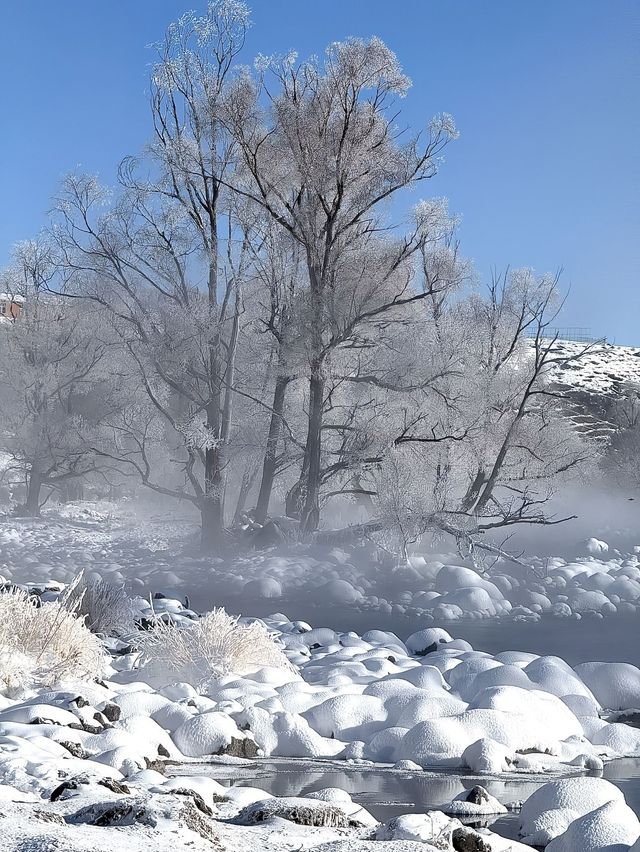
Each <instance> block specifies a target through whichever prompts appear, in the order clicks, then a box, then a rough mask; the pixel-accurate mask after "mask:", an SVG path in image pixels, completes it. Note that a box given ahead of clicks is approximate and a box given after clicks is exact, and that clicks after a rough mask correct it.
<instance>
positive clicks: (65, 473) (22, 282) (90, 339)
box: [0, 242, 117, 515]
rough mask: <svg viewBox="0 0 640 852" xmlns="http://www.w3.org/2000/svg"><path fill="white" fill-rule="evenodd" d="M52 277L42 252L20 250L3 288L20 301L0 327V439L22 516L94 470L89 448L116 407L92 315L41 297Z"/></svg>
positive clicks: (33, 245) (38, 246)
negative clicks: (22, 492) (20, 488)
mask: <svg viewBox="0 0 640 852" xmlns="http://www.w3.org/2000/svg"><path fill="white" fill-rule="evenodd" d="M52 274H53V263H52V256H51V252H50V249H49V248H48V247H47V246H46V244H44V243H38V242H29V243H24V244H21V245H20V246H18V248H17V250H16V254H15V262H14V264H13V266H12V267H11V268H10V269H8V270H6V271H5V273H4V281H5V283H4V284H3V285H2V286H3V287H6V286H7V284H10V285H11V290H12V292H16V293H20V294H21V295H22V296H23V297H24V303H23V310H22V312H21V314H20V316H19V317H18V318H17V319H16V320H15V322H13V323H12V324H5V325H3V326H1V327H0V382H1V383H2V388H3V395H2V396H3V398H2V407H1V409H0V433H1V434H2V447H3V450H4V451H5V452H6V453H7V454H8V455H9V457H10V460H11V461H10V463H9V465H8V468H7V469H8V472H9V473H10V474H11V475H12V476H14V477H16V476H19V477H20V478H21V479H23V480H24V482H25V486H26V499H25V504H24V507H23V508H24V511H25V512H26V513H27V514H29V515H38V514H39V512H40V506H41V504H42V500H43V498H46V497H47V496H48V495H49V494H50V493H51V490H52V489H56V488H57V489H59V488H60V487H61V486H62V485H63V484H65V483H68V482H70V481H74V480H78V479H81V478H82V477H85V476H87V474H89V473H92V472H95V471H96V470H98V469H99V466H100V465H99V462H98V459H97V456H96V454H95V452H94V448H95V447H96V446H97V445H99V444H101V443H102V441H103V438H104V421H105V420H106V418H107V417H108V416H109V415H110V414H111V412H112V410H113V407H114V405H117V392H116V389H115V386H114V384H113V382H112V381H111V377H112V375H113V373H112V372H111V370H109V369H108V368H107V354H108V352H109V343H108V342H107V341H105V339H104V337H102V336H100V335H97V334H96V331H97V329H98V328H99V326H100V322H101V320H100V317H99V316H98V312H97V311H96V309H95V308H92V307H91V306H88V305H79V304H72V303H70V302H68V301H66V300H63V299H60V298H57V297H52V296H51V295H50V294H48V293H47V292H46V291H45V290H43V287H44V285H45V284H46V283H47V282H49V281H50V278H51V276H52ZM111 367H113V364H111ZM43 489H44V494H43Z"/></svg>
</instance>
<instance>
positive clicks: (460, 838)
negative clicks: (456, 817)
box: [451, 827, 491, 852]
mask: <svg viewBox="0 0 640 852" xmlns="http://www.w3.org/2000/svg"><path fill="white" fill-rule="evenodd" d="M451 844H452V846H453V848H454V849H455V852H491V845H490V844H489V842H488V841H487V840H485V839H484V837H483V836H482V835H481V834H478V832H477V831H474V830H473V829H472V828H466V827H462V828H455V829H454V830H453V834H452V835H451Z"/></svg>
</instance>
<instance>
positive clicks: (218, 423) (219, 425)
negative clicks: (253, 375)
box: [55, 0, 248, 547]
mask: <svg viewBox="0 0 640 852" xmlns="http://www.w3.org/2000/svg"><path fill="white" fill-rule="evenodd" d="M247 26H248V10H247V8H246V7H245V6H244V4H242V3H241V2H237V0H218V2H213V3H210V4H209V6H208V8H207V12H206V14H205V15H204V16H198V15H196V14H195V13H187V14H185V15H183V16H182V18H180V19H179V21H177V22H176V23H175V24H172V25H171V26H170V27H169V28H168V30H167V33H166V37H165V39H164V41H163V42H161V43H160V44H159V45H157V51H158V61H157V63H156V65H155V67H154V69H153V73H152V80H151V89H152V98H151V106H152V119H153V128H154V138H153V141H152V143H151V145H150V146H149V147H148V149H147V151H146V152H145V155H144V157H142V158H141V159H140V160H136V159H133V158H130V159H128V160H125V161H124V162H123V164H122V166H121V168H120V181H119V182H120V187H119V190H118V193H117V194H116V196H115V198H114V199H110V198H109V197H108V196H107V194H106V193H105V192H104V190H103V189H102V188H101V187H99V186H98V185H97V183H96V182H95V180H94V179H93V178H91V177H89V176H82V175H76V176H71V177H70V178H68V179H67V181H66V182H65V186H64V187H63V189H62V191H61V193H60V195H59V198H58V201H57V212H58V217H57V224H56V229H55V233H56V236H57V238H58V243H59V245H60V246H61V248H62V252H63V264H64V266H65V268H66V273H67V285H66V288H65V292H66V294H67V295H75V296H83V297H85V298H89V299H92V300H94V301H96V302H98V303H99V304H100V305H102V306H103V307H104V308H106V309H108V310H109V311H111V313H112V315H113V317H114V320H115V323H116V325H117V326H118V329H119V332H120V334H121V337H122V340H123V345H124V346H125V347H126V349H127V351H128V353H129V356H130V358H131V363H132V364H135V365H136V367H137V370H138V378H139V383H140V384H139V386H140V388H141V389H142V391H143V393H145V394H146V396H147V400H146V401H145V404H144V405H142V407H141V408H142V409H144V411H140V412H134V413H136V414H140V418H137V422H142V423H143V425H144V424H146V426H149V427H150V423H148V418H147V416H146V413H148V412H149V411H151V410H152V409H153V410H154V411H155V414H156V416H157V417H159V418H160V420H161V422H162V427H163V429H165V430H167V431H168V432H170V433H171V434H172V438H171V442H172V443H173V444H174V445H175V446H176V447H177V449H178V455H177V462H176V463H177V465H178V466H179V467H180V469H181V472H182V474H181V475H182V484H176V479H175V477H174V481H173V482H171V483H169V484H167V483H162V482H160V481H159V480H158V478H157V477H156V475H155V471H154V470H153V466H152V465H151V461H152V460H151V457H150V454H149V443H148V440H147V439H148V434H149V430H148V429H147V428H146V426H145V428H144V429H143V431H142V432H140V431H139V430H138V434H137V437H136V435H134V434H133V432H135V431H136V429H135V428H134V427H135V424H136V417H134V416H131V417H129V418H128V419H127V425H128V426H129V427H132V435H131V441H129V442H128V452H127V463H128V464H129V465H130V466H133V467H134V468H135V470H137V471H138V472H139V473H140V475H141V477H142V480H143V482H144V483H145V484H146V485H147V486H149V487H150V488H153V489H155V490H158V491H161V492H162V493H167V494H174V495H175V496H179V497H183V498H185V499H188V500H189V501H191V502H193V503H194V504H195V505H196V506H197V508H198V510H199V511H200V514H201V516H202V539H203V544H205V545H206V546H208V547H212V546H216V545H219V544H221V540H222V535H223V530H224V525H225V508H224V502H225V488H226V483H225V476H226V466H227V455H228V444H229V437H230V434H231V426H232V409H233V405H234V402H235V395H234V383H235V379H234V376H235V370H236V349H237V344H238V340H239V335H240V322H241V313H242V311H243V307H242V282H243V280H244V278H243V276H244V271H245V266H244V264H245V260H246V258H247V257H248V252H247V250H246V249H247V244H246V234H245V233H243V232H242V227H241V226H240V225H239V223H238V221H237V218H236V217H235V215H234V209H233V202H232V201H231V200H230V199H229V198H228V197H225V190H224V184H223V179H224V177H225V176H226V175H227V172H228V171H230V170H231V169H232V166H233V148H234V143H233V140H232V139H231V138H230V137H229V134H228V133H227V132H226V130H225V127H224V125H223V124H222V122H221V120H220V109H221V100H222V96H223V93H224V89H225V86H226V85H227V78H228V76H229V73H230V70H231V68H232V65H233V62H234V60H235V58H236V56H237V54H238V52H239V50H240V49H241V47H242V44H243V42H244V34H245V31H246V28H247ZM221 228H224V231H223V232H222V234H221ZM145 412H146V413H145ZM127 425H125V426H123V429H124V431H126V428H127ZM136 428H137V427H136ZM154 428H155V427H154ZM155 431H156V433H157V429H156V430H155ZM123 434H124V432H123ZM125 443H126V442H125ZM134 445H136V447H137V455H136V454H132V448H133V447H134Z"/></svg>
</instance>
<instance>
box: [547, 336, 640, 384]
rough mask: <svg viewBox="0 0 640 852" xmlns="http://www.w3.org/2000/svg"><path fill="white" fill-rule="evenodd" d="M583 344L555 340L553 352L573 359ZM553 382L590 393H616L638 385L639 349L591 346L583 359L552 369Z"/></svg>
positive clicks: (602, 345) (634, 347)
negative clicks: (624, 387)
mask: <svg viewBox="0 0 640 852" xmlns="http://www.w3.org/2000/svg"><path fill="white" fill-rule="evenodd" d="M584 348H585V344H583V343H573V342H571V341H566V340H558V341H557V342H556V344H555V349H556V351H557V352H558V354H560V355H567V356H569V357H573V356H577V355H578V354H579V353H580V352H582V351H583V350H584ZM554 379H555V380H556V381H557V382H558V383H559V384H563V385H567V386H569V387H571V388H573V389H575V390H584V391H587V392H588V393H592V394H615V393H619V392H620V390H621V389H622V388H623V386H624V385H628V384H639V383H640V347H637V346H615V345H613V344H611V343H602V344H600V343H598V344H594V346H593V348H592V349H590V350H589V351H588V352H587V353H586V354H585V355H584V356H583V357H581V358H580V359H578V360H576V361H571V362H569V363H568V364H567V365H566V366H564V367H558V368H556V369H555V370H554Z"/></svg>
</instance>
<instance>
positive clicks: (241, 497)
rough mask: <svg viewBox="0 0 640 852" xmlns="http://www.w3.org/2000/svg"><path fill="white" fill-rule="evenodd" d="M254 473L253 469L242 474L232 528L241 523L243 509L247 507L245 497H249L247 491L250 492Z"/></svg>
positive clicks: (254, 476)
mask: <svg viewBox="0 0 640 852" xmlns="http://www.w3.org/2000/svg"><path fill="white" fill-rule="evenodd" d="M256 473H257V471H256V470H255V468H254V469H253V470H248V469H247V470H245V472H244V473H243V474H242V482H241V483H240V491H239V492H238V499H237V501H236V510H235V512H234V513H233V523H234V526H237V525H238V524H239V523H240V522H241V521H242V515H243V514H244V507H245V506H246V505H247V497H248V496H249V491H251V486H252V485H253V483H254V481H255V478H256Z"/></svg>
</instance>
